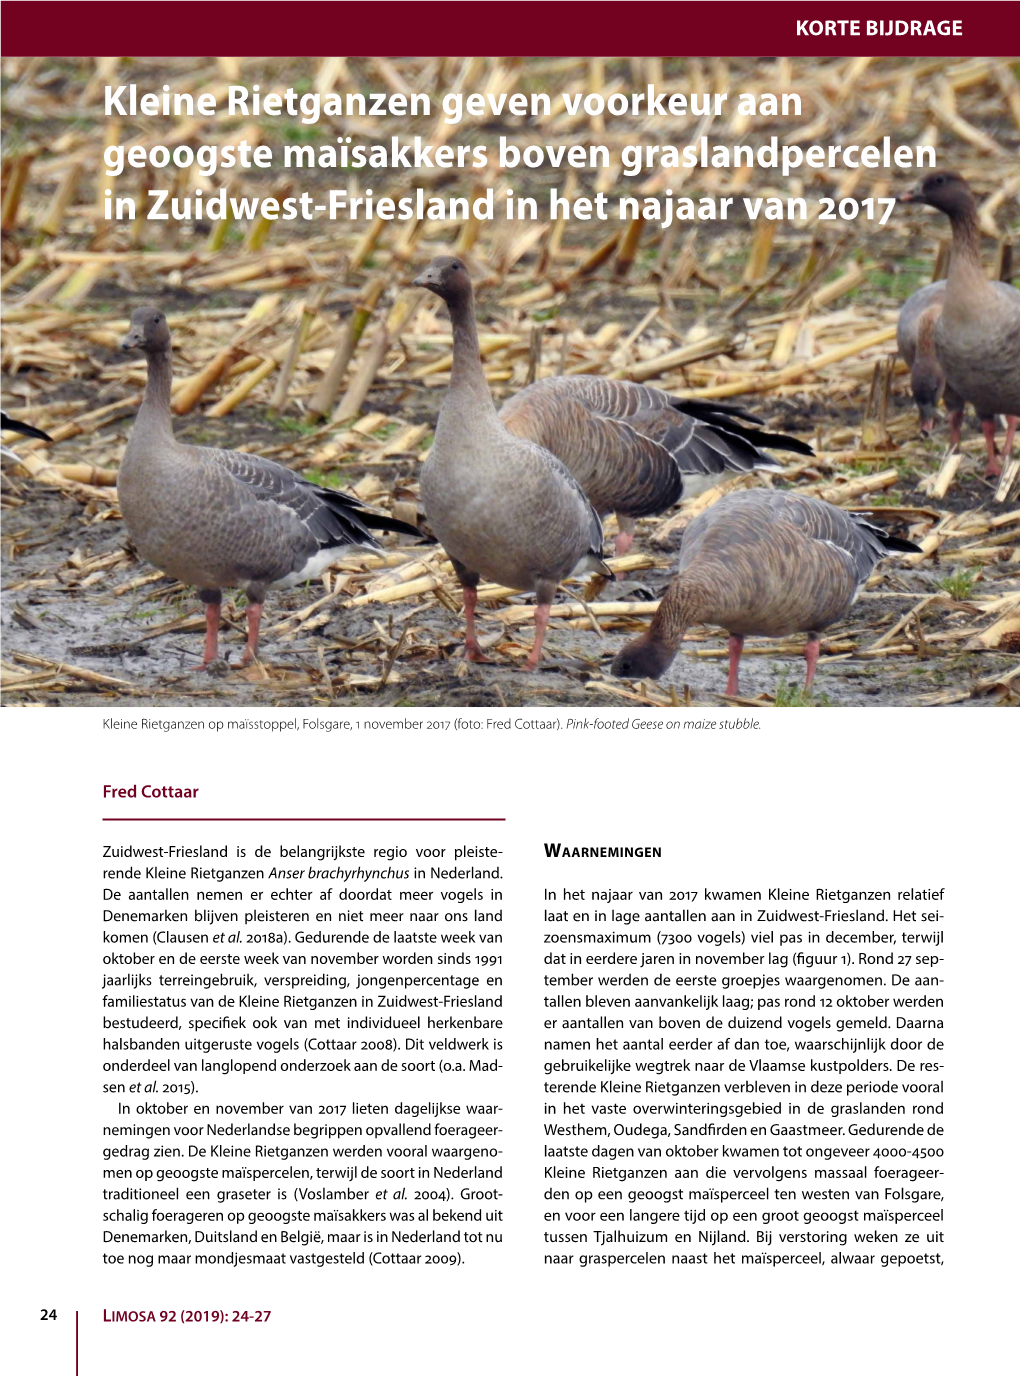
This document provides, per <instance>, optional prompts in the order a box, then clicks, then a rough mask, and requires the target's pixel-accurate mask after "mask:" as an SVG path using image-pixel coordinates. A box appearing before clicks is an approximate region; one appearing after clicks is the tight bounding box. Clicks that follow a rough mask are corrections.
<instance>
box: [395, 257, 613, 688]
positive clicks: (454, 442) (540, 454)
mask: <svg viewBox="0 0 1020 1376" xmlns="http://www.w3.org/2000/svg"><path fill="white" fill-rule="evenodd" d="M414 285H415V286H416V287H425V288H426V289H427V290H428V291H431V292H434V293H435V295H436V296H438V297H440V298H441V299H442V300H443V301H445V303H446V305H447V307H448V308H449V311H450V320H451V322H452V324H453V371H452V373H451V376H450V385H449V387H448V388H447V390H446V395H445V396H444V397H443V403H442V406H441V407H440V409H439V419H438V421H437V423H436V437H435V442H434V443H433V445H432V448H431V449H430V450H429V454H428V458H427V459H426V460H425V465H424V467H423V469H422V475H421V495H422V502H423V504H424V507H425V514H426V516H427V517H428V521H429V525H430V526H431V528H432V531H433V533H434V534H435V535H436V537H437V538H438V540H439V541H440V543H441V544H442V546H443V548H444V549H445V550H446V552H447V554H449V556H450V558H451V560H452V561H453V567H454V569H455V571H456V574H457V577H458V579H459V580H460V584H461V587H462V589H463V591H464V620H465V630H466V637H465V639H466V654H467V657H468V659H472V660H476V661H480V660H482V658H483V656H482V653H481V650H480V648H479V645H478V639H477V636H476V634H475V619H474V617H475V606H476V604H477V593H476V589H477V587H478V580H479V577H480V576H481V577H484V578H487V579H490V580H491V581H493V582H495V583H501V584H503V585H504V586H505V587H510V588H519V589H520V590H521V591H522V592H534V594H535V596H536V599H537V602H538V606H537V608H536V610H535V640H534V644H533V645H532V649H531V653H530V655H529V656H528V658H527V660H526V662H525V667H526V668H528V669H534V668H536V667H537V665H538V662H539V658H540V656H541V653H542V641H543V639H544V637H545V630H546V626H547V625H548V622H549V608H550V606H551V604H552V600H553V597H554V596H555V594H556V588H557V585H558V584H559V583H560V582H561V581H562V580H563V579H564V578H566V577H567V576H568V575H569V574H571V573H573V572H574V571H575V570H580V569H584V568H592V569H596V570H597V571H598V572H600V573H603V574H606V575H608V576H609V577H610V578H611V577H612V573H611V572H610V570H609V568H608V567H607V566H606V564H605V563H603V560H602V522H601V521H600V520H599V518H598V516H597V514H596V512H595V510H594V508H593V507H592V505H591V503H590V502H589V501H588V499H587V498H586V497H585V495H584V492H583V491H582V490H581V486H580V484H579V483H578V482H577V480H576V479H575V478H574V477H573V476H572V475H571V473H570V472H569V471H568V470H567V469H566V468H565V467H564V465H563V464H562V463H561V462H560V461H559V459H558V458H556V457H555V455H553V454H550V453H549V451H548V450H547V449H543V448H542V447H541V445H538V444H534V443H532V442H531V441H530V440H527V439H522V438H520V437H519V436H517V435H513V434H511V433H510V431H509V430H508V429H507V427H506V426H505V425H504V424H503V423H502V421H501V420H500V419H499V417H498V416H497V414H496V407H495V405H494V404H493V401H492V394H491V393H490V391H489V384H488V383H487V382H486V380H485V372H484V370H483V368H482V361H481V357H480V355H479V352H478V333H477V329H476V325H475V307H474V298H473V294H472V290H471V279H470V278H469V277H468V274H467V271H466V269H465V268H464V265H463V263H461V262H460V261H459V260H458V259H457V258H450V257H439V258H434V259H433V260H432V262H431V263H430V264H429V265H428V267H427V268H426V269H425V271H424V272H422V273H421V274H420V275H419V276H418V277H416V278H415V279H414Z"/></svg>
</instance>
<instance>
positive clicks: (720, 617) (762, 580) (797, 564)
mask: <svg viewBox="0 0 1020 1376" xmlns="http://www.w3.org/2000/svg"><path fill="white" fill-rule="evenodd" d="M917 548H918V547H917V545H915V544H912V543H911V541H909V540H901V539H899V538H898V537H897V536H895V535H889V534H888V533H887V532H886V531H884V530H882V529H881V528H880V527H879V526H875V525H872V524H871V523H870V522H869V521H866V520H865V519H864V517H862V516H855V515H853V514H851V513H850V512H847V511H843V510H841V509H840V508H839V507H836V506H830V505H829V503H828V502H823V501H819V499H818V498H816V497H798V496H795V495H794V494H793V493H786V492H767V491H764V490H755V491H751V492H733V493H730V494H729V495H728V496H726V497H721V498H720V499H719V501H718V502H716V503H715V505H714V506H711V507H709V508H708V510H707V511H704V512H702V514H701V515H700V516H698V517H697V518H696V519H695V520H693V521H692V522H691V524H690V525H689V526H688V527H687V529H686V530H685V531H684V536H683V542H682V544H681V546H680V559H679V563H678V565H677V574H676V577H675V578H674V579H673V582H672V583H671V584H670V585H669V588H668V590H667V592H666V594H665V596H664V597H663V599H662V602H661V604H660V606H659V610H658V611H657V612H656V613H655V616H654V617H653V619H652V624H651V626H650V627H649V629H648V631H646V633H645V634H644V635H642V636H639V637H638V638H637V639H636V640H632V641H631V642H630V643H629V644H628V645H625V646H624V648H623V649H622V650H621V651H620V653H619V654H618V655H617V656H616V659H615V660H614V661H613V670H612V671H613V673H614V674H615V675H616V676H617V677H618V678H658V677H659V675H660V674H662V673H664V672H665V670H666V669H667V668H668V667H669V665H670V664H671V663H672V662H673V659H674V657H675V655H676V653H677V651H678V650H679V648H680V644H681V642H682V641H683V638H684V635H685V634H686V632H687V628H688V627H689V626H693V625H699V624H707V625H712V626H722V627H723V629H724V630H726V631H727V632H728V633H729V652H730V671H729V679H728V682H727V684H726V692H727V693H728V694H730V695H731V696H736V695H737V694H738V692H739V681H738V669H739V664H740V654H741V651H742V649H743V646H744V637H745V636H747V635H764V636H786V635H790V634H792V633H793V632H794V631H807V634H808V640H807V645H806V646H805V647H804V658H805V660H806V661H807V677H806V679H805V683H804V686H805V688H809V687H810V686H811V680H812V679H813V678H814V674H815V666H816V664H817V663H818V650H819V637H820V635H821V632H822V631H823V630H825V628H826V627H827V626H831V625H832V623H833V622H834V621H839V620H840V618H841V617H843V616H845V615H846V613H847V612H848V611H849V610H850V607H851V606H852V605H853V603H854V601H855V599H856V597H857V594H858V593H859V592H860V590H861V588H862V587H863V586H864V584H865V583H866V582H867V580H868V578H869V577H870V576H871V573H872V571H873V570H874V568H875V565H876V564H877V563H878V562H879V560H880V559H884V558H885V556H886V555H887V554H889V553H890V552H891V551H893V550H903V551H913V552H916V551H917Z"/></svg>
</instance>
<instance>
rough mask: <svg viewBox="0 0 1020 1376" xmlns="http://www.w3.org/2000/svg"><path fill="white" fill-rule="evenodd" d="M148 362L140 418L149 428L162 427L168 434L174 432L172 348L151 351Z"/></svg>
mask: <svg viewBox="0 0 1020 1376" xmlns="http://www.w3.org/2000/svg"><path fill="white" fill-rule="evenodd" d="M147 362H148V377H147V378H146V382H145V396H144V397H143V398H142V405H141V408H140V410H139V412H138V419H139V421H140V422H142V424H143V425H145V426H146V428H148V429H162V430H165V431H166V433H167V434H172V433H173V430H172V425H171V421H170V384H171V382H172V380H173V364H172V363H171V361H170V350H169V349H164V350H162V351H160V352H158V353H150V354H149V355H148V359H147Z"/></svg>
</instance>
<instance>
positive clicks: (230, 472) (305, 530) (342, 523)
mask: <svg viewBox="0 0 1020 1376" xmlns="http://www.w3.org/2000/svg"><path fill="white" fill-rule="evenodd" d="M121 348H123V349H136V348H137V349H142V350H143V352H144V353H145V356H146V360H147V363H148V380H147V383H146V387H145V397H144V399H143V401H142V405H141V407H140V408H139V411H138V416H137V418H136V420H135V423H134V426H133V427H132V430H131V436H130V439H129V440H128V445H127V449H126V450H125V451H124V457H123V459H122V460H121V465H120V473H119V476H118V479H117V495H118V497H119V499H120V508H121V512H122V513H123V516H124V523H125V525H126V526H127V528H128V533H129V534H130V536H131V538H132V540H133V541H134V543H135V546H136V548H137V550H138V553H139V554H140V555H141V556H142V558H143V559H147V560H148V561H149V563H150V564H155V565H156V567H157V568H159V569H162V570H163V572H164V573H169V574H170V575H171V576H172V577H174V578H179V579H180V580H181V582H182V583H189V584H191V585H192V586H193V587H196V588H197V589H198V594H199V597H200V598H201V599H202V601H203V602H204V603H205V607H206V640H205V652H204V655H203V658H202V664H201V665H200V666H199V667H201V668H205V667H207V666H208V665H209V664H210V663H211V662H212V661H213V660H214V659H215V658H216V650H217V639H218V632H219V609H220V599H221V593H222V589H223V588H231V587H240V588H243V589H244V591H245V592H246V593H247V596H248V638H247V644H246V646H245V651H244V656H243V658H242V660H241V663H242V664H247V663H249V662H250V660H251V659H252V658H253V656H254V655H255V653H256V651H257V649H258V638H259V622H260V620H261V616H262V604H263V601H264V599H265V595H266V589H267V588H288V587H294V586H295V585H296V584H298V583H303V582H305V580H306V579H309V578H314V577H315V576H316V575H317V574H319V573H321V572H322V570H323V569H325V568H327V567H328V566H329V565H330V564H331V563H332V562H333V561H334V560H335V559H336V558H337V557H338V555H339V554H340V553H341V551H342V550H344V549H347V548H349V547H352V546H355V547H360V548H369V549H378V548H379V545H378V542H377V541H376V539H375V537H374V536H373V534H372V531H373V530H392V531H400V532H403V533H404V534H409V535H417V533H418V532H417V531H416V530H415V528H414V527H413V526H410V525H408V524H406V523H405V522H404V521H398V520H395V519H393V518H392V517H389V516H384V515H382V514H381V513H380V512H377V511H373V510H372V508H371V507H367V506H365V505H364V503H363V502H360V501H359V500H358V499H357V498H356V497H353V496H351V494H350V493H348V492H339V491H336V490H334V489H332V488H324V487H318V486H317V485H316V484H315V483H310V482H308V481H307V480H306V479H304V478H300V477H298V476H297V475H296V474H294V473H292V472H291V471H290V469H288V468H284V467H283V465H282V464H278V463H273V462H271V460H269V459H261V458H259V457H258V456H257V455H255V454H245V453H241V452H240V451H238V450H233V449H211V448H206V447H205V446H199V445H191V444H179V443H178V442H177V440H176V439H175V438H174V432H173V424H172V421H171V416H170V382H171V374H172V365H171V357H170V351H171V341H170V329H169V327H168V325H167V322H166V316H165V315H164V314H163V313H162V311H159V310H157V309H156V308H155V307H154V306H141V307H139V308H138V310H136V311H135V312H134V314H133V315H132V317H131V328H130V330H129V331H128V333H127V335H126V336H125V338H124V340H123V342H122V344H121Z"/></svg>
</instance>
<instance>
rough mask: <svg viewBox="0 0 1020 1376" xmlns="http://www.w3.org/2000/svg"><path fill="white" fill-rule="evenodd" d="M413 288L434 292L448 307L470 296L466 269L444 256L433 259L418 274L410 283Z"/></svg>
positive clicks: (454, 259) (453, 259) (461, 264)
mask: <svg viewBox="0 0 1020 1376" xmlns="http://www.w3.org/2000/svg"><path fill="white" fill-rule="evenodd" d="M411 285H412V286H413V287H424V288H425V290H426V291H431V292H434V293H435V295H436V296H438V297H441V298H442V300H444V301H445V302H446V304H447V305H448V306H449V305H451V304H452V303H453V302H455V301H463V300H465V299H466V298H468V297H470V295H471V278H470V277H469V276H468V274H467V268H465V266H464V264H463V263H462V262H461V261H460V259H459V258H450V257H448V256H446V255H445V254H443V255H441V256H440V257H438V258H433V259H432V262H431V263H429V265H428V267H427V268H426V269H425V271H424V272H420V273H419V274H418V276H417V277H416V278H415V279H414V281H413V282H412V283H411Z"/></svg>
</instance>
